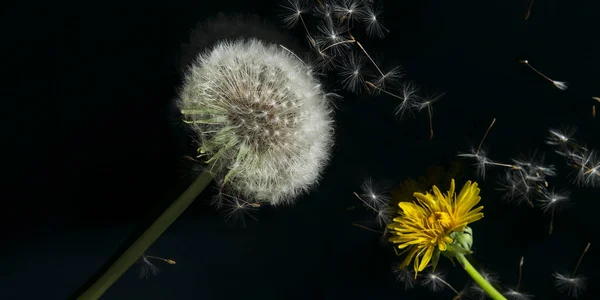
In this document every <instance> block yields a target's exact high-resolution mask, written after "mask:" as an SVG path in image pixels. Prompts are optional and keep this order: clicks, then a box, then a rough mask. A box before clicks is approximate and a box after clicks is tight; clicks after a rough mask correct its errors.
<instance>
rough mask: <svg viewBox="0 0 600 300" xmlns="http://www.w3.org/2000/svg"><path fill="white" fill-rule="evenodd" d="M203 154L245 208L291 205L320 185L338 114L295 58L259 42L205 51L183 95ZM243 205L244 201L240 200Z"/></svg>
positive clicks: (230, 43) (188, 120)
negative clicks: (318, 183)
mask: <svg viewBox="0 0 600 300" xmlns="http://www.w3.org/2000/svg"><path fill="white" fill-rule="evenodd" d="M178 105H179V108H180V110H181V113H182V114H183V118H184V122H185V123H188V124H189V126H190V127H191V128H192V130H193V131H194V132H195V134H196V135H197V137H198V139H199V145H198V146H199V147H198V152H199V156H198V157H201V158H204V159H205V161H206V162H207V163H209V164H211V167H210V171H211V172H212V173H213V174H214V176H215V177H216V178H219V179H220V181H221V182H222V188H223V189H224V190H225V191H226V192H227V193H229V194H231V195H233V196H235V197H236V198H244V199H246V200H244V202H239V203H248V204H249V203H269V204H271V205H278V204H283V203H290V202H291V201H292V200H293V199H294V198H295V197H296V196H298V195H300V194H302V193H303V192H306V191H308V189H309V188H310V187H311V186H313V185H314V184H316V182H317V179H318V178H319V176H320V174H321V173H322V170H323V168H324V166H325V164H326V163H327V161H328V159H329V156H330V149H331V146H332V144H333V122H332V117H331V113H332V110H331V108H330V105H329V104H328V102H327V97H326V94H325V93H324V91H323V90H322V88H321V85H320V84H319V82H318V81H317V80H316V79H315V78H314V77H313V73H312V70H311V69H309V68H308V67H307V66H306V65H305V64H304V63H303V62H302V61H300V60H299V59H298V57H297V56H295V55H294V54H292V53H291V52H289V51H287V50H285V49H283V48H281V47H279V46H278V45H274V44H265V43H263V42H261V41H259V40H256V39H248V40H238V41H223V42H220V43H218V44H216V45H215V46H214V47H213V48H212V49H211V50H209V51H207V52H205V53H203V54H200V55H199V56H198V57H197V59H196V61H195V62H194V63H193V64H192V65H191V66H190V68H189V70H188V72H187V74H186V79H185V83H184V85H183V87H182V89H181V91H180V93H179V102H178ZM240 201H241V200H240Z"/></svg>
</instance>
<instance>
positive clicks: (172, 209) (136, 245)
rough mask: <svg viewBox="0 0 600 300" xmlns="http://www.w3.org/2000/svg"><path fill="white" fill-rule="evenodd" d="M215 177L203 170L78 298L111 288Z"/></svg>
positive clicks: (93, 296)
mask: <svg viewBox="0 0 600 300" xmlns="http://www.w3.org/2000/svg"><path fill="white" fill-rule="evenodd" d="M212 179H213V177H212V175H211V174H210V173H209V172H208V171H203V172H202V174H200V176H198V178H196V180H194V182H193V183H192V184H191V185H190V186H189V187H188V188H187V189H186V190H185V191H184V192H183V194H181V195H180V196H179V198H177V200H175V202H173V203H172V204H171V205H170V206H169V207H168V208H167V209H166V210H165V211H164V212H163V213H162V214H161V215H160V216H159V217H158V218H157V219H156V221H154V223H152V225H150V227H148V229H146V231H144V233H142V235H141V236H140V237H139V238H138V239H137V240H136V241H135V242H133V244H131V246H130V247H129V248H128V249H127V250H125V252H123V254H121V256H120V257H119V258H118V259H117V260H116V261H115V262H114V263H113V264H112V265H111V266H110V268H109V269H108V270H107V271H106V272H105V273H104V274H102V276H101V277H100V278H98V280H97V281H96V282H94V284H93V285H92V286H90V287H89V288H88V289H87V290H86V291H85V292H84V293H83V294H81V296H79V297H77V299H78V300H88V299H94V300H95V299H98V298H100V296H102V294H104V292H106V290H107V289H108V288H110V286H111V285H113V283H115V281H117V279H119V277H121V275H123V273H125V271H127V269H129V267H131V265H133V264H134V263H135V262H136V261H137V260H138V258H140V256H142V254H144V253H145V252H146V250H147V249H148V247H150V245H152V243H154V241H156V239H158V237H160V235H161V234H163V232H165V230H167V228H168V227H169V226H170V225H171V224H173V222H175V220H176V219H177V218H178V217H179V216H180V215H181V214H182V213H183V212H184V211H185V210H186V209H187V208H188V206H190V204H192V202H193V201H194V199H196V197H198V195H200V193H202V191H203V190H204V188H206V186H207V185H208V184H209V183H210V181H211V180H212Z"/></svg>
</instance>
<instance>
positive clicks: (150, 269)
mask: <svg viewBox="0 0 600 300" xmlns="http://www.w3.org/2000/svg"><path fill="white" fill-rule="evenodd" d="M151 259H155V260H160V261H163V262H165V263H168V264H170V265H174V264H176V262H175V261H174V260H172V259H166V258H162V257H157V256H151V255H146V254H144V255H142V256H141V257H140V258H139V259H138V261H137V263H138V265H139V267H138V278H139V279H147V278H149V277H152V276H156V275H157V274H158V273H159V272H160V269H159V268H158V267H157V266H155V265H154V264H153V263H152V262H151V261H150V260H151Z"/></svg>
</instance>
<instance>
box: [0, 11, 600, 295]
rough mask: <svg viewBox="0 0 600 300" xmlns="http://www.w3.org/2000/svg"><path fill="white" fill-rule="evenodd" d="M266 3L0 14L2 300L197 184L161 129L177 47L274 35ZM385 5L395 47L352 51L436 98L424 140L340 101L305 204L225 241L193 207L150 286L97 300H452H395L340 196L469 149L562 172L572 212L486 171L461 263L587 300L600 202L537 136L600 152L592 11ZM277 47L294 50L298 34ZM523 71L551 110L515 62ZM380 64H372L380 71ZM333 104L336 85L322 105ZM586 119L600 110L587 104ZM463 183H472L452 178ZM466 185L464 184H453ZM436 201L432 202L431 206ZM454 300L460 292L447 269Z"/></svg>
mask: <svg viewBox="0 0 600 300" xmlns="http://www.w3.org/2000/svg"><path fill="white" fill-rule="evenodd" d="M280 3H281V2H280V1H235V0H234V1H231V0H227V1H211V2H209V3H206V1H169V2H163V3H151V2H140V3H128V2H120V3H105V2H99V3H92V4H91V3H85V2H77V3H65V2H62V3H55V2H47V3H33V2H21V3H20V4H11V5H7V6H5V7H4V8H3V10H2V11H3V12H2V15H1V16H2V18H0V19H2V21H1V22H2V28H3V30H2V31H3V37H2V40H3V42H2V44H3V46H2V48H3V49H2V50H3V51H2V52H4V53H5V54H4V55H3V60H5V64H4V65H5V66H4V67H3V69H4V72H5V73H6V77H4V78H5V79H4V83H5V87H4V88H3V97H2V98H3V102H4V104H5V106H4V108H3V109H2V112H3V115H4V117H3V121H4V124H3V126H2V132H3V141H2V153H3V155H2V157H3V160H5V162H4V163H3V170H4V171H5V174H4V176H3V177H4V178H5V179H4V180H2V182H3V186H4V188H3V196H2V201H3V203H2V204H3V205H2V209H1V210H0V211H1V212H2V216H1V223H0V225H1V226H2V227H1V228H2V229H3V231H2V238H1V239H0V251H1V252H0V253H1V257H0V276H1V277H0V298H2V299H65V298H67V297H69V296H70V295H73V293H74V291H75V290H76V289H77V288H78V287H79V286H81V285H82V284H84V283H85V282H86V280H87V279H88V278H89V277H90V276H92V275H93V274H94V272H95V271H96V270H97V269H98V268H99V267H101V266H102V265H103V264H104V263H105V262H106V261H107V260H108V259H109V258H110V257H111V255H113V254H114V252H115V251H116V250H117V249H118V248H119V245H120V244H121V243H122V242H123V241H126V240H127V239H128V238H129V237H131V236H132V235H133V234H135V232H137V231H138V230H140V229H143V228H144V226H147V225H148V223H149V222H151V221H152V220H153V218H154V217H156V215H157V214H158V213H160V211H162V210H163V209H164V208H165V207H166V206H167V205H168V204H169V202H170V201H172V200H173V199H174V198H175V197H177V195H178V194H179V193H180V192H181V191H183V190H184V189H185V187H186V186H187V184H189V182H190V180H191V179H192V178H191V176H189V175H190V174H189V168H188V167H189V166H187V165H186V164H185V163H183V160H182V159H181V157H182V156H183V155H189V154H190V153H189V152H188V147H187V145H188V142H189V141H188V140H187V137H186V135H185V132H183V131H182V130H181V129H180V128H179V125H178V122H177V121H176V120H174V119H172V118H171V116H173V114H174V111H173V107H172V99H173V98H174V97H175V95H176V88H177V87H178V85H179V84H180V82H181V78H180V77H179V74H178V71H177V58H178V54H179V52H180V44H181V43H182V42H185V41H186V40H187V39H188V36H189V31H190V30H191V29H192V28H193V27H194V26H195V24H196V23H197V22H200V21H204V20H205V19H206V18H208V17H211V16H214V15H216V14H217V13H218V12H244V13H249V14H250V13H252V14H259V15H261V16H263V17H264V18H265V19H267V20H270V21H271V22H273V23H275V24H278V25H279V24H280V22H279V19H278V18H277V11H278V5H279V4H280ZM528 5H529V1H525V0H523V1H433V0H423V1H386V2H385V10H384V16H385V18H386V19H385V21H384V24H385V26H386V27H387V28H389V29H390V31H391V33H390V34H389V35H388V36H387V37H386V38H385V39H384V40H381V41H366V40H365V41H364V42H363V44H364V45H365V46H366V47H367V48H368V49H373V52H375V53H376V56H378V57H379V58H382V59H383V61H384V62H385V64H391V65H393V64H399V65H402V66H403V68H404V69H405V71H406V73H407V76H406V79H409V80H414V81H415V82H416V83H417V84H419V85H420V86H421V87H422V88H423V89H424V90H425V91H444V92H446V95H445V97H444V98H443V99H442V100H440V101H439V102H438V103H437V104H436V105H435V106H434V108H435V112H434V121H433V122H434V126H435V133H436V135H435V138H434V139H433V140H429V139H428V135H429V132H428V119H427V115H426V113H424V112H421V113H419V114H417V116H416V118H414V119H404V120H398V118H396V117H395V116H394V115H393V109H394V107H395V106H396V105H397V104H398V103H397V102H396V101H395V100H394V99H393V98H390V97H386V96H378V97H370V96H368V95H361V96H356V95H351V94H346V93H342V94H343V95H344V96H345V99H344V100H343V101H342V102H341V105H340V109H339V110H337V111H336V115H335V119H336V128H337V130H336V145H335V148H334V150H333V151H334V153H333V159H332V160H331V163H330V164H329V166H328V167H327V169H326V170H325V173H324V176H323V179H322V180H321V182H320V185H319V187H318V188H316V189H314V190H313V191H312V192H311V193H310V194H309V195H307V196H305V197H302V198H300V199H298V201H297V202H296V204H295V205H293V206H290V207H279V208H277V209H271V208H261V210H260V212H259V214H258V215H257V218H258V221H253V220H248V221H247V222H246V226H245V227H243V226H241V224H239V223H238V224H233V223H231V222H225V221H224V219H223V215H222V214H220V213H217V212H215V211H214V209H213V208H212V207H210V206H208V204H206V202H207V200H208V199H209V198H210V196H211V193H212V192H213V191H211V190H206V191H205V192H204V193H203V194H202V195H201V197H200V198H199V199H197V200H196V202H195V203H194V204H193V205H192V206H191V207H190V208H189V209H188V210H187V211H186V212H185V213H184V215H183V216H181V217H180V218H179V220H178V221H177V222H176V223H175V224H174V225H173V226H171V227H170V228H169V229H168V230H167V232H166V233H165V234H164V235H163V236H162V237H161V238H160V239H159V240H158V241H157V242H156V243H155V244H154V245H153V246H152V247H151V248H150V249H149V251H148V253H149V254H152V255H157V256H163V257H168V258H172V259H174V260H176V261H177V265H173V266H170V265H162V264H157V265H158V266H159V267H160V268H161V269H162V272H161V273H160V274H159V275H158V276H156V277H153V278H150V279H148V280H138V279H137V278H136V274H135V272H133V270H132V271H130V272H128V273H126V274H125V275H124V276H123V277H122V278H121V279H120V280H119V281H118V282H117V283H116V284H115V285H114V286H113V287H112V288H111V289H110V290H109V291H108V292H107V293H106V294H105V296H104V299H236V298H245V299H322V298H326V299H419V298H420V299H423V298H432V299H433V298H436V297H437V298H439V299H450V298H451V297H452V293H451V292H450V291H448V290H445V291H443V292H438V293H431V292H429V291H427V290H426V289H424V288H418V289H415V290H412V291H409V292H405V291H403V289H402V287H401V284H400V283H397V282H395V280H394V276H393V274H391V272H390V267H391V265H392V263H393V262H397V261H398V259H397V258H394V256H393V254H392V253H393V252H392V251H391V250H390V247H389V245H387V246H383V245H381V243H379V241H378V238H379V236H378V235H377V234H375V233H371V232H369V231H366V230H362V229H359V228H357V227H354V226H352V225H351V224H352V223H353V222H361V223H362V224H365V225H372V224H369V222H370V220H371V219H372V218H371V216H370V215H369V213H368V212H366V211H362V210H360V209H359V210H354V211H347V210H346V208H347V207H349V206H353V205H356V204H358V203H357V202H358V200H357V199H355V198H354V197H353V195H352V192H353V191H357V190H358V189H359V186H360V184H361V183H362V181H363V180H364V179H365V178H366V177H368V176H372V177H374V178H376V179H385V180H388V181H389V182H391V183H394V184H397V183H399V182H400V181H401V180H404V179H406V178H408V177H418V176H421V175H424V173H425V170H426V169H427V168H428V167H430V166H435V165H441V166H444V165H448V164H449V163H450V162H451V161H452V160H455V159H456V157H455V155H456V153H457V152H459V151H462V152H466V151H468V150H469V148H470V147H471V146H473V145H475V146H476V145H477V143H479V140H480V139H481V137H482V135H483V133H484V132H485V130H486V128H487V126H488V125H489V123H490V122H491V120H492V119H493V118H496V119H497V121H496V124H495V126H494V128H493V129H492V130H491V132H490V135H489V136H488V139H487V140H486V143H485V146H486V147H487V148H488V150H489V155H490V158H492V159H495V160H498V161H510V159H511V158H514V157H517V156H518V155H520V154H528V153H531V152H532V151H533V150H536V149H537V150H538V153H545V154H546V161H547V162H548V163H552V164H555V165H557V166H558V167H559V175H558V176H557V177H556V178H552V179H551V184H552V185H553V186H556V187H557V188H561V189H563V188H564V189H568V190H569V191H571V197H572V203H573V204H572V205H571V206H570V207H568V209H565V210H564V211H560V212H559V213H557V215H556V218H555V231H554V234H553V235H551V236H548V235H547V225H548V221H549V216H548V215H542V213H541V212H540V211H539V210H538V209H529V208H525V207H514V206H511V205H508V204H505V203H503V202H502V201H501V200H500V196H501V194H500V193H498V192H497V191H495V188H496V187H497V184H496V182H495V180H496V175H497V174H499V173H500V172H497V171H496V172H495V171H491V172H489V173H488V176H487V177H486V180H485V181H482V180H481V179H479V180H478V181H479V182H480V185H481V189H482V197H483V202H482V203H483V205H485V206H486V208H485V210H484V212H485V218H484V219H483V220H481V221H478V222H477V223H475V224H474V225H473V228H474V231H475V251H476V255H475V257H476V259H477V261H478V262H479V263H480V264H481V265H482V266H485V267H487V268H488V269H491V270H493V271H495V272H496V273H497V274H498V275H499V276H500V279H501V281H502V283H503V286H506V287H511V286H513V287H514V285H515V284H516V280H517V273H518V262H519V259H520V257H521V256H525V266H524V274H523V282H522V287H521V289H522V290H523V291H525V292H527V293H531V294H534V295H536V298H535V299H554V298H556V299H561V297H563V298H566V296H559V294H558V293H556V292H555V290H554V288H553V286H552V277H551V274H552V272H553V271H568V270H572V268H573V266H574V265H575V263H576V261H577V258H578V256H579V255H580V253H581V251H582V250H583V248H584V247H585V245H586V243H587V242H591V243H592V246H591V249H590V251H589V252H588V254H587V256H586V258H585V259H584V261H583V264H582V266H581V267H580V270H581V272H582V273H584V274H585V275H586V276H587V277H588V285H589V288H588V291H587V292H586V294H584V296H583V297H582V298H585V299H593V298H595V297H594V296H595V295H597V294H596V292H595V291H594V284H595V280H597V278H598V276H597V274H595V273H594V272H596V271H597V268H598V266H599V265H598V264H597V263H595V262H596V261H597V251H596V249H597V248H596V247H597V245H599V244H598V243H597V242H598V238H597V236H598V233H599V230H598V226H599V221H598V219H599V218H598V215H597V211H598V204H597V201H599V200H600V199H599V197H600V189H599V188H596V189H591V188H579V187H576V186H574V185H573V184H572V183H571V181H570V178H571V177H569V170H567V169H565V168H564V163H563V161H562V159H561V158H560V157H558V156H557V155H555V154H554V153H553V152H552V150H551V149H550V148H549V146H547V145H545V144H544V139H545V137H546V136H547V132H548V129H550V128H559V127H560V126H562V125H571V126H577V128H578V132H577V136H576V137H577V138H578V140H581V141H582V142H585V143H586V144H587V145H588V146H589V147H590V148H596V149H600V141H598V136H599V130H600V125H599V124H600V123H599V122H600V116H599V117H597V118H596V119H593V118H592V116H591V106H592V105H593V104H594V101H593V100H592V99H591V97H592V96H599V97H600V89H599V87H598V82H599V80H600V58H599V57H598V54H599V53H600V38H598V36H599V34H598V28H600V27H599V25H598V24H599V23H598V22H599V21H600V18H599V15H600V13H599V12H600V10H599V9H600V2H598V1H561V0H553V1H536V3H535V4H534V7H533V10H532V14H531V17H530V19H529V21H527V22H526V21H524V15H525V12H526V10H527V6H528ZM282 30H283V31H284V32H289V34H290V36H291V37H292V38H296V39H297V41H298V43H299V44H300V45H303V44H302V43H303V42H304V39H303V35H302V30H301V29H300V28H295V29H293V30H289V31H286V29H282ZM520 59H529V60H530V62H531V63H532V64H533V65H534V66H535V67H537V68H538V69H540V70H541V71H542V72H545V73H546V74H547V75H548V76H550V77H551V78H553V79H556V80H561V81H566V82H568V83H569V89H568V90H566V91H560V90H558V89H557V88H555V87H553V86H552V84H551V83H550V82H548V81H545V80H544V79H543V78H541V77H539V76H538V75H536V74H535V73H533V72H532V71H531V70H529V69H528V68H527V67H526V66H525V65H522V64H519V63H518V60H520ZM385 64H384V65H385ZM330 88H331V89H333V88H335V86H330ZM596 104H597V106H598V109H599V112H600V103H596ZM465 171H466V172H468V174H469V175H470V176H469V177H470V178H473V179H476V177H475V174H474V172H473V171H474V170H473V169H472V168H470V167H468V168H467V169H466V170H465ZM459 185H462V183H459ZM445 188H446V187H443V188H442V189H443V190H444V189H445ZM439 268H440V269H442V270H444V271H445V272H447V273H448V274H449V275H450V276H448V278H447V279H448V281H449V282H450V283H452V284H453V285H455V287H457V288H458V289H460V288H462V287H463V286H464V285H465V284H467V276H466V275H465V274H463V272H462V270H459V268H454V267H452V264H451V263H450V262H449V261H448V260H446V259H444V260H442V262H441V263H440V266H439Z"/></svg>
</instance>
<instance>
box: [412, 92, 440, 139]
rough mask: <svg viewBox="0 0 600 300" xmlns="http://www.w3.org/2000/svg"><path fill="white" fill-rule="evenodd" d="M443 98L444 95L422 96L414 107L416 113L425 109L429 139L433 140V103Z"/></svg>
mask: <svg viewBox="0 0 600 300" xmlns="http://www.w3.org/2000/svg"><path fill="white" fill-rule="evenodd" d="M443 96H444V93H441V94H434V95H432V96H424V97H421V98H419V103H418V104H417V105H416V106H417V109H418V111H421V110H422V109H425V108H427V114H428V115H429V139H433V107H432V105H433V103H435V102H437V101H438V100H440V99H441V98H442V97H443Z"/></svg>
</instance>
